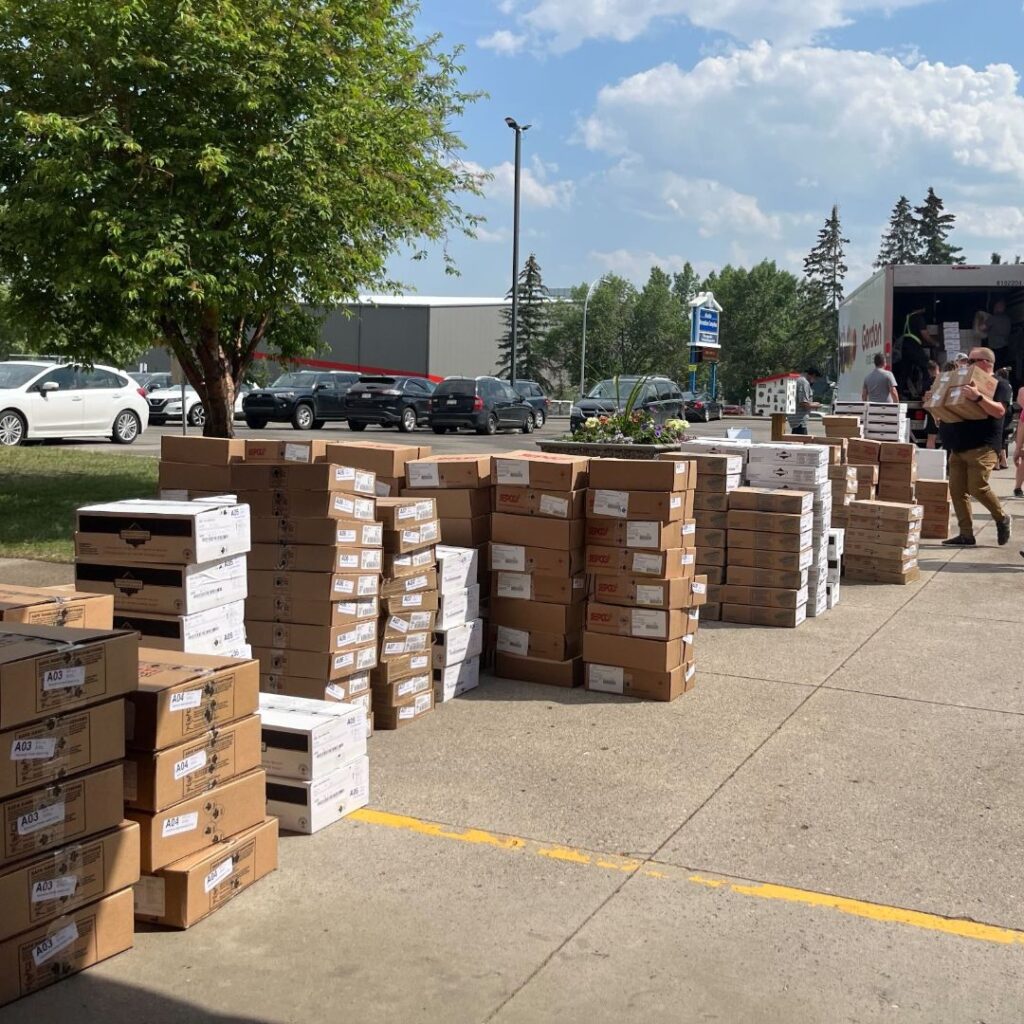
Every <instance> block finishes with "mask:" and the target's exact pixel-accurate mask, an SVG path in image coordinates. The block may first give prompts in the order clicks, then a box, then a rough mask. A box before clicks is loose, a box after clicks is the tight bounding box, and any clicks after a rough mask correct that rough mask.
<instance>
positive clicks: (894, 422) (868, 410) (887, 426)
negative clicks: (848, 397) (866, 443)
mask: <svg viewBox="0 0 1024 1024" xmlns="http://www.w3.org/2000/svg"><path fill="white" fill-rule="evenodd" d="M833 412H834V413H835V414H836V416H843V417H846V416H856V417H857V418H858V419H859V420H860V422H861V436H862V437H866V438H871V439H872V440H875V441H906V440H907V439H908V437H909V430H910V423H909V420H908V419H907V406H906V403H903V402H901V403H899V404H894V403H892V402H847V401H838V402H835V403H834V406H833ZM847 436H850V435H847Z"/></svg>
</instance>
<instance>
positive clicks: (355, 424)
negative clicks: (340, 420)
mask: <svg viewBox="0 0 1024 1024" xmlns="http://www.w3.org/2000/svg"><path fill="white" fill-rule="evenodd" d="M348 429H349V430H365V429H366V424H365V423H360V422H359V421H358V420H349V421H348Z"/></svg>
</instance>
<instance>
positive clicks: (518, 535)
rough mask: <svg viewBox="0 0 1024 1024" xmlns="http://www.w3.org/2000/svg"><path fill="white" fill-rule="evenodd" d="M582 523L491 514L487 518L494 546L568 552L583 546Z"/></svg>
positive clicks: (500, 513)
mask: <svg viewBox="0 0 1024 1024" xmlns="http://www.w3.org/2000/svg"><path fill="white" fill-rule="evenodd" d="M585 522H586V521H585V520H582V519H568V520H558V519H540V518H537V519H535V518H533V517H529V516H518V515H509V514H507V513H504V512H495V513H494V515H493V516H491V540H492V541H494V542H496V543H498V544H520V545H523V546H525V547H537V548H554V549H555V550H557V551H570V550H572V549H573V548H580V547H582V546H583V543H584V523H585Z"/></svg>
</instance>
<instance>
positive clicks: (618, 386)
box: [587, 377, 636, 402]
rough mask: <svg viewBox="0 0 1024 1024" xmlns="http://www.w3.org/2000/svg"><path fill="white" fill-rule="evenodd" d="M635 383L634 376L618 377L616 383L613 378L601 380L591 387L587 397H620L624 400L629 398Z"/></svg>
mask: <svg viewBox="0 0 1024 1024" xmlns="http://www.w3.org/2000/svg"><path fill="white" fill-rule="evenodd" d="M635 383H636V378H635V377H620V378H619V380H618V383H616V382H615V381H614V380H603V381H601V383H600V384H596V385H595V386H594V387H593V388H591V390H590V394H589V395H587V398H621V399H622V401H623V402H624V401H625V400H626V399H627V398H629V393H630V391H632V390H633V385H634V384H635Z"/></svg>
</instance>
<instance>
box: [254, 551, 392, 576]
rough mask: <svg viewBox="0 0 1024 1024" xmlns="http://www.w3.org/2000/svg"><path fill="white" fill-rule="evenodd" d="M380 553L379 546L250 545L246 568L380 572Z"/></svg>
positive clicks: (381, 565) (259, 569)
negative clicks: (247, 566)
mask: <svg viewBox="0 0 1024 1024" xmlns="http://www.w3.org/2000/svg"><path fill="white" fill-rule="evenodd" d="M383 565H384V556H383V553H382V551H381V549H380V548H379V547H370V548H361V547H345V546H341V545H338V546H334V547H328V546H327V545H316V544H254V545H253V547H252V551H250V552H249V568H250V569H252V570H255V571H270V572H283V571H284V570H286V569H291V570H293V571H295V572H326V573H330V572H345V573H353V572H356V573H358V572H380V571H381V570H382V568H383Z"/></svg>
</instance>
